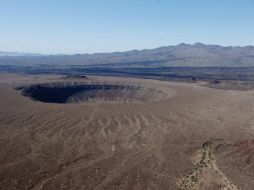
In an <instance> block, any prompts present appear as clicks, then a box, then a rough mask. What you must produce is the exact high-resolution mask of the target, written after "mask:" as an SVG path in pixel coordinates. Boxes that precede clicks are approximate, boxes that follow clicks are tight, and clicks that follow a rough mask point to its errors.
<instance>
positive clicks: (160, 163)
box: [0, 74, 254, 190]
mask: <svg viewBox="0 0 254 190" xmlns="http://www.w3.org/2000/svg"><path fill="white" fill-rule="evenodd" d="M63 80H66V79H63V77H62V76H46V75H45V76H32V75H30V76H24V75H11V74H1V75H0V189H4V190H9V189H11V190H14V189H33V190H40V189H41V190H42V189H43V190H51V189H73V190H74V189H75V190H78V189H84V190H89V189H91V190H92V189H96V190H100V189H101V190H102V189H103V190H104V189H109V190H112V189H126V190H131V189H138V190H142V189H144V190H145V189H146V190H147V189H172V190H175V189H232V190H234V189H244V190H245V189H246V190H252V189H253V187H254V168H253V166H254V165H253V163H254V162H253V161H254V157H253V155H254V143H253V139H254V128H253V126H254V91H236V90H235V91H232V90H227V91H225V90H219V89H211V88H207V87H202V86H199V85H198V84H185V83H174V82H162V81H155V80H142V79H131V78H114V77H88V79H84V80H89V81H91V82H92V83H107V84H121V85H134V86H141V87H144V88H151V89H156V90H159V91H161V92H163V93H165V94H167V96H166V97H165V96H163V97H162V98H159V99H155V100H154V101H148V102H143V103H140V102H138V103H135V102H132V103H108V102H93V103H84V102H83V103H80V104H54V103H42V102H38V101H33V100H31V99H29V98H28V97H24V96H22V95H21V94H20V91H17V90H15V89H14V87H17V86H19V85H26V84H36V83H45V82H63ZM207 142H212V143H211V144H209V146H206V145H207V144H206V143H207ZM205 165H206V166H205ZM190 175H194V177H191V176H190ZM188 176H189V177H188ZM189 179H191V180H189ZM183 183H185V184H187V185H186V186H184V185H182V184H183Z"/></svg>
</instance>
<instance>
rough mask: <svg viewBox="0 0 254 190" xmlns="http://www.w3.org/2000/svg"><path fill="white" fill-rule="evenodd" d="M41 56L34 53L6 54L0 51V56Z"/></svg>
mask: <svg viewBox="0 0 254 190" xmlns="http://www.w3.org/2000/svg"><path fill="white" fill-rule="evenodd" d="M40 55H41V54H35V53H20V52H7V51H0V57H1V56H40Z"/></svg>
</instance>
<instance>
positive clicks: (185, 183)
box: [179, 141, 239, 190]
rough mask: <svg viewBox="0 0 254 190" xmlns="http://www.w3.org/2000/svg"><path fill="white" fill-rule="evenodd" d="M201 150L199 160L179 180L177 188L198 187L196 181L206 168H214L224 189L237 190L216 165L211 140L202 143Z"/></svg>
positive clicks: (193, 189) (180, 189) (185, 189)
mask: <svg viewBox="0 0 254 190" xmlns="http://www.w3.org/2000/svg"><path fill="white" fill-rule="evenodd" d="M201 152H202V155H201V159H200V161H199V162H198V163H197V164H196V165H195V166H194V167H193V169H192V171H191V172H189V173H188V174H187V175H185V176H184V178H183V179H182V180H181V181H180V183H179V190H196V189H198V187H197V185H198V182H199V180H200V179H201V177H202V174H203V173H204V172H206V171H207V170H214V171H215V173H216V175H217V177H219V178H220V179H222V180H223V181H224V182H225V184H226V186H225V187H224V188H223V189H224V190H239V188H238V187H236V186H235V185H234V184H232V183H231V182H230V180H229V179H228V178H227V177H226V176H225V174H224V173H223V172H221V171H220V170H219V168H218V167H217V165H216V160H215V157H214V154H213V153H212V141H208V142H206V143H204V144H203V148H202V151H201Z"/></svg>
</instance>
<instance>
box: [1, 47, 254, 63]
mask: <svg viewBox="0 0 254 190" xmlns="http://www.w3.org/2000/svg"><path fill="white" fill-rule="evenodd" d="M0 54H2V55H3V53H0ZM14 55H15V56H14ZM14 55H13V56H12V54H11V53H9V54H8V55H7V56H0V64H1V65H9V64H11V65H15V64H19V65H20V64H24V65H34V64H41V65H44V64H46V65H90V66H97V67H98V66H103V67H106V66H111V67H165V66H166V67H170V66H172V67H215V66H216V67H220V66H221V67H250V66H251V67H252V66H253V67H254V47H253V46H245V47H239V46H228V47H223V46H220V45H206V44H202V43H195V44H193V45H190V44H185V43H181V44H179V45H176V46H163V47H159V48H155V49H144V50H132V51H127V52H113V53H95V54H76V55H47V56H46V55H38V54H27V55H26V54H21V55H19V54H18V53H14ZM31 55H37V56H31Z"/></svg>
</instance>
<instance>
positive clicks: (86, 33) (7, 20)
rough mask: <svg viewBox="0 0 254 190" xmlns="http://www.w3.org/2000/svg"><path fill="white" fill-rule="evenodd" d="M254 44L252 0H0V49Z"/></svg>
mask: <svg viewBox="0 0 254 190" xmlns="http://www.w3.org/2000/svg"><path fill="white" fill-rule="evenodd" d="M181 42H184V43H191V44H192V43H195V42H202V43H207V44H220V45H226V46H228V45H240V46H244V45H254V0H0V51H19V52H33V53H37V52H38V53H45V54H54V53H69V54H73V53H93V52H111V51H125V50H131V49H145V48H154V47H159V46H165V45H175V44H179V43H181Z"/></svg>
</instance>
